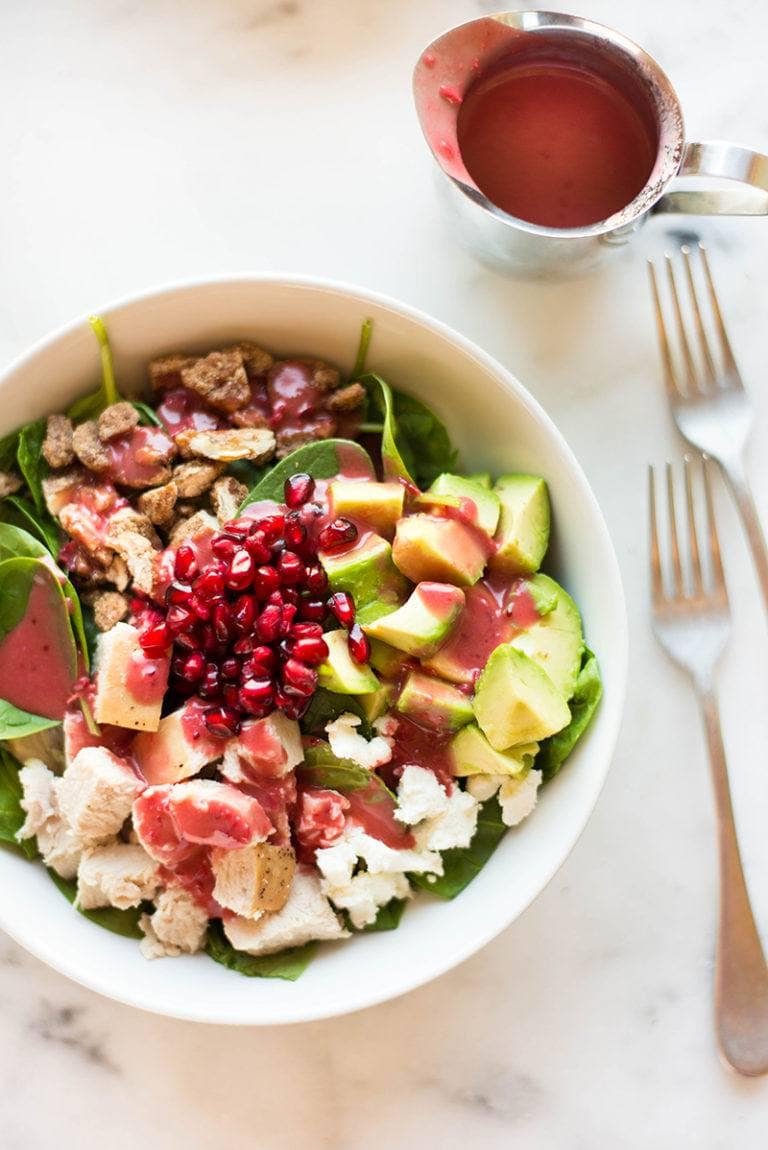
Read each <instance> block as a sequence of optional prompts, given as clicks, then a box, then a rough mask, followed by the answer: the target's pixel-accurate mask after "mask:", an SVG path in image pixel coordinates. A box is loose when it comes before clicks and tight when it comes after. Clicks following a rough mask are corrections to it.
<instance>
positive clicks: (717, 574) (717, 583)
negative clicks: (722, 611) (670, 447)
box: [701, 455, 728, 597]
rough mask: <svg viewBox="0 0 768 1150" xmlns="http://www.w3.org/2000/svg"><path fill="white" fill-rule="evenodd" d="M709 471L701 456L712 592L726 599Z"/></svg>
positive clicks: (707, 459)
mask: <svg viewBox="0 0 768 1150" xmlns="http://www.w3.org/2000/svg"><path fill="white" fill-rule="evenodd" d="M710 471H711V464H710V462H709V456H707V455H702V457H701V472H702V476H703V478H704V501H705V503H706V507H707V532H708V534H709V558H710V564H711V567H712V580H713V582H714V590H715V591H722V593H723V594H724V595H725V596H726V597H727V595H728V592H727V588H726V584H725V572H724V571H723V560H722V557H721V555H720V540H719V539H718V537H717V524H716V523H715V508H714V503H713V500H712V482H711V478H710Z"/></svg>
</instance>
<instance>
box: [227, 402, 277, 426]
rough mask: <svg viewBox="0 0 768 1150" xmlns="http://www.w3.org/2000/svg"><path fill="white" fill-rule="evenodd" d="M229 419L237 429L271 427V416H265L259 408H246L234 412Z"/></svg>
mask: <svg viewBox="0 0 768 1150" xmlns="http://www.w3.org/2000/svg"><path fill="white" fill-rule="evenodd" d="M229 418H230V421H231V422H232V423H234V425H235V427H269V416H268V415H264V414H263V413H262V412H261V411H259V409H258V408H257V407H244V408H242V410H241V411H233V412H232V414H231V416H230V417H229Z"/></svg>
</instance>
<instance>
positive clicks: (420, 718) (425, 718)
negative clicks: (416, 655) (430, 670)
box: [397, 671, 474, 731]
mask: <svg viewBox="0 0 768 1150" xmlns="http://www.w3.org/2000/svg"><path fill="white" fill-rule="evenodd" d="M397 709H398V711H400V713H401V714H403V715H406V716H407V717H408V718H409V719H413V721H414V722H415V723H421V724H422V725H423V726H425V727H432V728H433V729H434V730H436V731H456V730H458V729H459V727H463V726H464V724H465V723H471V722H472V719H473V718H474V713H473V711H472V702H471V700H470V699H469V698H468V697H467V696H466V695H464V694H462V692H461V691H459V690H458V689H457V688H456V687H453V686H451V684H450V683H444V682H443V680H442V679H435V678H433V676H432V675H425V674H424V673H423V672H422V671H411V672H410V674H409V675H408V678H407V679H406V680H405V684H404V686H403V689H402V691H401V692H400V697H399V698H398V700H397Z"/></svg>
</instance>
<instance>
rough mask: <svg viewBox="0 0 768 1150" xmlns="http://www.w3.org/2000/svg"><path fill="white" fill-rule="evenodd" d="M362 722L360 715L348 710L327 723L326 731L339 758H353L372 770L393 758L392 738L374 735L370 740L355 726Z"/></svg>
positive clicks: (355, 761)
mask: <svg viewBox="0 0 768 1150" xmlns="http://www.w3.org/2000/svg"><path fill="white" fill-rule="evenodd" d="M361 722H362V720H361V718H360V716H359V715H353V714H351V712H349V711H347V712H345V713H344V714H343V715H339V717H338V719H334V720H333V721H332V722H330V723H326V725H325V732H326V734H327V735H328V742H329V743H330V744H331V750H332V751H333V753H334V755H336V757H337V758H338V759H351V760H352V762H353V763H357V764H358V766H361V767H365V768H366V769H367V770H369V771H372V770H374V769H375V768H376V767H380V766H383V764H384V763H388V762H389V760H390V759H391V758H392V740H391V739H389V738H387V737H385V736H384V735H374V737H373V738H372V739H371V740H370V741H369V740H368V739H365V738H364V737H363V736H362V735H361V734H360V733H359V732H358V731H357V730H356V729H355V728H356V727H359V726H360V723H361Z"/></svg>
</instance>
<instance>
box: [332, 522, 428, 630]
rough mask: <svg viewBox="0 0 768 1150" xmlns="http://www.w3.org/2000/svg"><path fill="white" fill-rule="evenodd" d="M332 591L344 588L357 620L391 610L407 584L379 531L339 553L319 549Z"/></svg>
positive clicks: (373, 616)
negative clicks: (352, 603)
mask: <svg viewBox="0 0 768 1150" xmlns="http://www.w3.org/2000/svg"><path fill="white" fill-rule="evenodd" d="M320 562H321V563H322V565H323V568H324V569H325V573H326V575H327V576H328V582H329V584H330V587H331V590H332V591H348V592H349V594H350V595H351V596H352V598H353V599H354V601H355V607H356V610H357V621H358V623H365V622H367V621H368V620H370V619H378V618H379V616H380V615H386V614H388V613H389V612H390V611H394V610H395V609H396V608H397V607H399V606H400V604H401V603H402V602H403V600H404V599H405V597H406V595H407V594H408V584H407V582H406V581H405V579H404V578H403V576H402V575H401V574H400V572H399V571H398V569H397V568H396V567H395V565H394V563H393V562H392V548H391V546H390V545H389V543H388V542H387V540H386V539H382V537H381V535H367V536H364V537H363V539H362V540H361V541H360V543H359V544H358V545H357V546H355V547H351V548H349V549H348V550H346V551H342V552H341V553H340V554H334V553H333V552H329V551H321V552H320Z"/></svg>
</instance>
